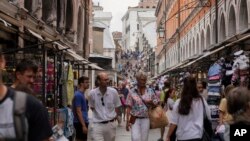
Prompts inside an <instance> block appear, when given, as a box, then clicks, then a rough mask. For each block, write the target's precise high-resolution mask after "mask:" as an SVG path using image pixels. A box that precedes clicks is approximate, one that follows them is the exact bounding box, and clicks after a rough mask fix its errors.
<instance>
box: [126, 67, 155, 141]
mask: <svg viewBox="0 0 250 141" xmlns="http://www.w3.org/2000/svg"><path fill="white" fill-rule="evenodd" d="M136 80H137V86H136V87H135V88H133V89H131V90H130V92H129V94H128V97H127V99H126V105H127V119H130V120H128V121H127V123H126V130H127V131H129V130H130V129H131V139H132V141H148V135H149V128H150V122H149V117H148V108H147V107H151V106H156V105H157V104H159V99H158V98H157V96H156V95H155V93H154V91H153V90H152V89H151V88H149V87H147V86H146V82H147V74H146V73H145V72H138V73H137V74H136ZM145 104H147V105H145Z"/></svg>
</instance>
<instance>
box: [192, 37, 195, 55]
mask: <svg viewBox="0 0 250 141" xmlns="http://www.w3.org/2000/svg"><path fill="white" fill-rule="evenodd" d="M192 52H193V54H196V52H195V38H193V49H192Z"/></svg>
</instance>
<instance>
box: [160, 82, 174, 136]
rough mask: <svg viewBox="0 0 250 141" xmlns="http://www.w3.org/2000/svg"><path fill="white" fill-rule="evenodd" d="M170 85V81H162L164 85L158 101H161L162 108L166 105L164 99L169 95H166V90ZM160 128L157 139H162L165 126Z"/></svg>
mask: <svg viewBox="0 0 250 141" xmlns="http://www.w3.org/2000/svg"><path fill="white" fill-rule="evenodd" d="M170 87H171V84H170V82H169V81H168V80H166V81H165V82H164V86H163V88H162V91H161V93H160V103H161V106H162V108H164V107H165V105H166V102H167V101H165V100H167V99H168V98H169V95H168V96H167V94H169V93H168V91H169V89H170ZM160 130H161V137H160V139H158V141H163V136H164V133H165V127H162V128H161V129H160Z"/></svg>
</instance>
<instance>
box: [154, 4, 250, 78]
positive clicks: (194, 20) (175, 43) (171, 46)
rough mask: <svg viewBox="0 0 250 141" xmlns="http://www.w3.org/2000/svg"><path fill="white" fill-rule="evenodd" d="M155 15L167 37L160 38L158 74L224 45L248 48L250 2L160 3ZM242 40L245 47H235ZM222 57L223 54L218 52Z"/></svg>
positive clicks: (206, 54) (158, 42) (201, 56)
mask: <svg viewBox="0 0 250 141" xmlns="http://www.w3.org/2000/svg"><path fill="white" fill-rule="evenodd" d="M156 16H157V29H158V31H159V32H160V29H161V30H162V29H163V30H164V31H165V36H164V37H163V38H160V37H158V39H157V49H156V61H157V67H156V70H157V74H158V75H159V74H164V73H167V72H168V71H171V70H174V69H177V68H179V67H181V66H183V65H184V64H187V63H188V62H189V65H191V64H192V63H193V62H195V61H193V60H196V59H199V60H200V59H202V58H205V57H207V56H210V55H213V54H214V53H217V51H218V52H219V51H220V50H222V47H224V46H230V47H231V46H232V47H231V48H233V47H235V46H240V48H243V47H247V46H248V45H247V44H246V42H247V40H248V39H249V38H248V35H247V34H246V33H248V31H249V28H250V1H249V0H237V1H226V0H203V1H200V0H194V1H193V0H160V1H159V3H158V6H157V10H156ZM240 41H244V42H243V45H239V44H236V42H240ZM231 48H230V50H233V49H231ZM216 49H217V50H216ZM227 49H229V48H227ZM224 50H225V49H224ZM228 55H229V54H228ZM219 56H223V55H221V54H218V53H217V58H218V57H219ZM224 56H226V55H225V54H224ZM213 57H214V56H213ZM215 58H216V57H215ZM209 59H210V60H211V59H214V58H212V57H210V58H209ZM185 66H188V65H185ZM200 69H202V68H200Z"/></svg>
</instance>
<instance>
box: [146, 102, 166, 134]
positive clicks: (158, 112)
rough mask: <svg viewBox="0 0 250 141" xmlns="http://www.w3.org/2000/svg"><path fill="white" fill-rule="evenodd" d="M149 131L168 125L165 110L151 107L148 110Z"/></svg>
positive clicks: (159, 107)
mask: <svg viewBox="0 0 250 141" xmlns="http://www.w3.org/2000/svg"><path fill="white" fill-rule="evenodd" d="M148 115H149V120H150V129H155V128H161V127H165V126H167V125H168V119H167V116H166V112H165V110H164V109H163V108H162V107H161V106H160V105H158V106H156V107H151V108H149V110H148Z"/></svg>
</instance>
